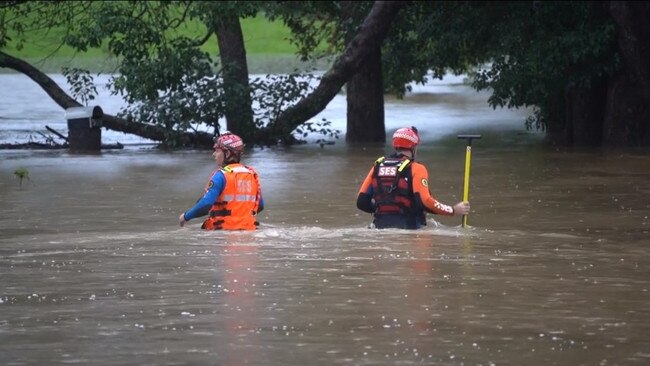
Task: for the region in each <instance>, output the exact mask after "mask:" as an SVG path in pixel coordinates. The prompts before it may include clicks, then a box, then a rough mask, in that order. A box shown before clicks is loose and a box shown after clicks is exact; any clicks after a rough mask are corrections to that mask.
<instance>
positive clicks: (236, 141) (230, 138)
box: [213, 131, 244, 155]
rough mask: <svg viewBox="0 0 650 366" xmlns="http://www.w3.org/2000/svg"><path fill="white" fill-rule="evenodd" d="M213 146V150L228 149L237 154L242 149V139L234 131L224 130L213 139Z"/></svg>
mask: <svg viewBox="0 0 650 366" xmlns="http://www.w3.org/2000/svg"><path fill="white" fill-rule="evenodd" d="M213 148H214V149H215V150H216V149H221V150H229V151H232V152H234V153H235V154H237V155H239V154H241V153H242V152H243V151H244V141H243V140H242V139H241V137H239V136H237V135H235V134H234V133H230V132H228V131H226V132H225V133H224V134H223V135H221V136H219V137H216V138H215V139H214V146H213Z"/></svg>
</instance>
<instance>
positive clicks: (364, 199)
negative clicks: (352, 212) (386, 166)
mask: <svg viewBox="0 0 650 366" xmlns="http://www.w3.org/2000/svg"><path fill="white" fill-rule="evenodd" d="M374 171H375V168H374V166H373V167H372V168H371V169H370V172H368V175H367V176H366V179H365V180H364V181H363V183H362V184H361V188H360V189H359V194H358V195H357V208H358V209H359V210H361V211H364V212H368V213H374V212H375V204H374V203H373V202H372V196H373V191H372V174H373V172H374Z"/></svg>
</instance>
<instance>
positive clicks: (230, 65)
mask: <svg viewBox="0 0 650 366" xmlns="http://www.w3.org/2000/svg"><path fill="white" fill-rule="evenodd" d="M215 32H216V33H217V42H218V45H219V53H220V56H221V63H222V65H223V85H224V94H225V98H226V107H225V115H226V122H227V128H228V130H229V131H230V132H232V133H234V134H237V135H239V136H240V137H241V138H242V139H243V140H244V141H247V142H248V141H251V142H253V141H252V138H253V132H254V129H255V124H254V122H253V110H252V106H251V105H252V101H251V94H250V92H251V91H250V85H249V83H248V64H247V61H246V49H245V47H244V37H243V35H242V31H241V24H240V23H239V18H238V17H237V16H233V15H229V16H222V17H221V18H219V24H218V25H217V29H216V30H215Z"/></svg>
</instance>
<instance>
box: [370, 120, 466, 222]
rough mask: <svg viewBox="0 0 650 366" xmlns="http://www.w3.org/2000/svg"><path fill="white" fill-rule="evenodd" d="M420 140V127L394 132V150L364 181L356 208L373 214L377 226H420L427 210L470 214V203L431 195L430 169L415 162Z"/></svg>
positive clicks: (376, 165) (380, 160) (377, 162)
mask: <svg viewBox="0 0 650 366" xmlns="http://www.w3.org/2000/svg"><path fill="white" fill-rule="evenodd" d="M419 143H420V137H419V135H418V130H417V128H415V127H410V128H400V129H398V130H397V131H395V133H394V134H393V148H394V149H395V153H394V154H392V155H390V156H388V157H381V158H379V159H377V161H376V162H375V165H374V166H373V167H372V168H371V169H370V172H369V173H368V176H366V179H365V180H364V181H363V184H361V189H360V190H359V194H358V196H357V207H358V208H359V209H360V210H362V211H365V212H369V213H372V214H373V215H374V220H373V223H374V225H375V227H376V228H378V229H385V228H398V229H419V228H420V227H421V226H423V225H426V224H427V221H426V212H429V213H432V214H438V215H447V216H453V215H467V214H468V213H469V210H470V206H469V202H459V203H457V204H455V205H454V206H449V205H446V204H444V203H442V202H438V201H437V200H436V199H435V198H434V197H433V196H432V195H431V192H430V191H429V173H428V172H427V168H426V167H425V166H424V165H422V164H420V163H418V162H416V161H415V152H416V150H417V146H418V144H419Z"/></svg>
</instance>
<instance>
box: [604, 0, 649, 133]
mask: <svg viewBox="0 0 650 366" xmlns="http://www.w3.org/2000/svg"><path fill="white" fill-rule="evenodd" d="M609 9H610V14H611V15H612V18H613V19H614V21H615V23H616V26H617V31H618V50H619V53H620V55H621V59H622V62H623V74H621V75H618V76H615V77H614V78H612V79H611V80H610V84H609V88H608V93H607V100H606V113H605V122H604V140H605V144H606V145H609V146H650V44H649V43H648V39H650V3H648V2H645V1H639V2H636V1H612V2H611V3H610V8H609Z"/></svg>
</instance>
